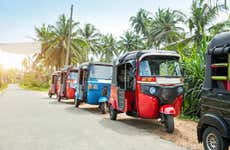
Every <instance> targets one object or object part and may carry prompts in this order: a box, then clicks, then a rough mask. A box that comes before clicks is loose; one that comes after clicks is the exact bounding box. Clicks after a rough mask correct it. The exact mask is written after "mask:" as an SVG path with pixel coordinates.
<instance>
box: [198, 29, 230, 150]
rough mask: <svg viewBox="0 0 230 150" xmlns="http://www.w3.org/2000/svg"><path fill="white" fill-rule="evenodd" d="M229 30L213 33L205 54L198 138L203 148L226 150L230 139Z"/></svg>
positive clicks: (207, 149)
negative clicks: (214, 34)
mask: <svg viewBox="0 0 230 150" xmlns="http://www.w3.org/2000/svg"><path fill="white" fill-rule="evenodd" d="M229 126H230V32H224V33H221V34H218V35H216V36H215V37H214V38H213V39H212V40H211V42H210V43H209V46H208V50H207V53H206V72H205V80H204V84H203V89H202V96H201V101H200V120H199V123H198V126H197V136H198V141H199V142H200V143H201V142H203V146H204V149H206V150H227V149H228V146H229V141H230V127H229Z"/></svg>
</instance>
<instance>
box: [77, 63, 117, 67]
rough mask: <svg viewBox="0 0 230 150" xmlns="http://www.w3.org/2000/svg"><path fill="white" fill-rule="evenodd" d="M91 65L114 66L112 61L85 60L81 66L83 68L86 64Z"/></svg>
mask: <svg viewBox="0 0 230 150" xmlns="http://www.w3.org/2000/svg"><path fill="white" fill-rule="evenodd" d="M89 65H107V66H112V64H111V63H105V62H85V63H82V64H81V65H80V66H79V68H83V67H85V66H89Z"/></svg>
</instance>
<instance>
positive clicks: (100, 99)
mask: <svg viewBox="0 0 230 150" xmlns="http://www.w3.org/2000/svg"><path fill="white" fill-rule="evenodd" d="M108 100H109V99H108V97H106V96H101V97H99V99H98V102H99V103H104V102H108Z"/></svg>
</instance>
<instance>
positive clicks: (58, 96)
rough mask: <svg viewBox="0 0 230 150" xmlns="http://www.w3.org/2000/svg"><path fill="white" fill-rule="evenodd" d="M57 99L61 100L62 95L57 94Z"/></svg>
mask: <svg viewBox="0 0 230 150" xmlns="http://www.w3.org/2000/svg"><path fill="white" fill-rule="evenodd" d="M57 100H58V101H59V102H60V101H61V96H60V95H59V94H58V95H57Z"/></svg>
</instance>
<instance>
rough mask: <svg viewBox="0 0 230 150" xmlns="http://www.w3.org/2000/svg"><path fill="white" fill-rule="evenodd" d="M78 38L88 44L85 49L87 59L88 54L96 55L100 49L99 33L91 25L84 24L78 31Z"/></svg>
mask: <svg viewBox="0 0 230 150" xmlns="http://www.w3.org/2000/svg"><path fill="white" fill-rule="evenodd" d="M79 33H80V37H81V38H82V39H83V40H85V41H86V42H87V44H88V48H87V59H88V54H98V51H99V49H100V45H99V41H100V36H101V35H100V33H99V31H98V30H97V29H96V28H95V27H94V25H92V24H89V23H88V24H86V25H85V26H84V27H83V28H82V29H79Z"/></svg>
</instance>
